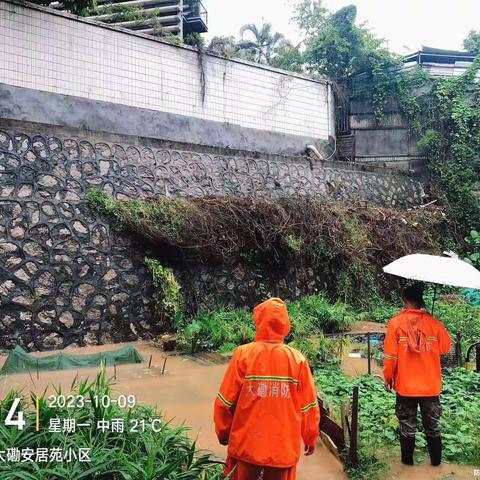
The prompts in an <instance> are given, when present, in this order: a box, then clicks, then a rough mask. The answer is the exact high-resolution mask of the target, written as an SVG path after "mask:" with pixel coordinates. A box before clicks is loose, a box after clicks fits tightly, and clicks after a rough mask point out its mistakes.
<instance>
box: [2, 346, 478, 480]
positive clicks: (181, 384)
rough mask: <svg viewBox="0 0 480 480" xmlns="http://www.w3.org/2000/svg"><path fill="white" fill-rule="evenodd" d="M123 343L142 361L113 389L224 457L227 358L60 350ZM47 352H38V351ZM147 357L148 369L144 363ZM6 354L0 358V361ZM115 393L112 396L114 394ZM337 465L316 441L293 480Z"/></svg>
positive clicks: (32, 379)
mask: <svg viewBox="0 0 480 480" xmlns="http://www.w3.org/2000/svg"><path fill="white" fill-rule="evenodd" d="M125 345H133V346H134V347H135V348H137V350H138V351H139V352H140V354H141V355H142V356H143V358H144V360H145V362H144V363H143V364H135V365H120V366H117V369H116V370H117V379H116V381H115V384H114V390H115V391H116V392H117V393H119V394H125V395H129V394H133V395H135V397H136V400H137V402H138V403H141V404H144V405H152V406H157V407H158V409H159V410H160V411H162V412H163V414H164V416H165V417H166V418H167V419H173V421H174V423H176V424H178V425H180V424H182V423H183V422H185V424H186V425H187V426H188V427H189V428H190V429H191V430H190V432H189V435H190V436H191V437H192V438H196V439H197V445H198V447H199V448H202V449H206V450H210V451H211V452H213V453H214V454H215V455H216V456H218V457H219V458H222V459H224V458H225V456H226V447H222V446H221V445H219V444H218V442H217V439H216V435H215V430H214V426H213V421H212V416H213V402H214V399H215V395H216V392H217V389H218V387H219V385H220V382H221V379H222V377H223V374H224V372H225V369H226V367H227V363H226V362H225V363H220V364H215V363H213V362H211V361H210V359H209V358H208V356H207V357H205V356H199V357H198V358H192V357H187V356H177V355H168V358H167V363H166V368H165V372H164V374H163V375H162V368H163V364H164V358H165V356H166V355H167V354H165V353H164V352H162V351H161V350H159V349H158V348H156V347H154V346H153V345H151V344H150V343H147V342H132V343H127V344H115V345H103V346H98V347H96V346H95V347H85V348H75V349H74V350H70V349H68V348H67V349H65V352H69V351H71V352H72V353H75V354H84V353H94V352H99V351H105V350H116V349H118V348H121V347H123V346H125ZM50 353H51V352H44V353H39V354H38V356H44V355H48V354H50ZM150 356H152V364H151V368H148V362H149V359H150ZM5 359H6V356H2V357H0V366H1V365H3V362H4V361H5ZM77 372H78V375H79V378H80V379H83V378H87V377H89V378H90V379H93V378H94V377H95V374H96V372H97V369H88V368H86V369H80V370H78V371H77V370H67V371H58V372H40V373H39V378H38V379H37V376H36V373H35V372H32V375H29V374H15V375H9V376H8V377H5V378H2V379H1V383H0V398H3V397H4V396H5V394H6V393H7V392H8V391H9V390H11V389H12V388H14V389H18V390H21V389H23V390H24V392H25V393H28V392H29V391H31V390H32V391H35V392H37V393H43V391H44V390H45V389H47V393H53V386H61V387H62V391H63V392H64V393H67V392H69V389H70V385H71V383H72V380H73V378H74V377H75V375H77ZM107 375H108V376H113V368H108V369H107ZM114 396H115V395H114ZM346 478H347V477H346V475H345V473H344V472H343V467H342V464H341V463H340V462H339V461H338V460H337V459H336V458H335V456H334V455H333V454H331V452H330V451H329V450H328V449H327V448H326V447H325V446H324V445H322V444H320V445H319V446H318V448H317V449H316V452H315V454H314V455H312V456H311V457H302V459H301V461H300V465H299V468H298V479H299V480H341V479H342V480H343V479H346ZM388 478H389V479H390V478H392V479H393V478H395V479H401V480H409V479H418V480H427V479H429V480H430V479H431V480H435V479H439V480H440V479H443V478H455V479H462V480H463V479H469V480H471V479H472V478H473V468H468V467H467V468H466V467H455V466H452V465H447V466H442V467H441V468H440V469H435V470H434V469H432V468H431V467H429V466H419V467H415V468H414V471H412V468H409V467H403V466H401V465H394V466H393V468H392V471H391V472H390V473H389V474H388Z"/></svg>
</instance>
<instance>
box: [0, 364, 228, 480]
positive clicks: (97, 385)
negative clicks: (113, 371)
mask: <svg viewBox="0 0 480 480" xmlns="http://www.w3.org/2000/svg"><path fill="white" fill-rule="evenodd" d="M72 389H73V391H75V394H76V395H81V396H84V397H85V399H88V400H91V403H85V404H84V405H83V406H82V407H81V408H80V407H78V408H68V407H63V408H60V407H57V406H55V407H51V406H50V405H49V404H50V402H49V401H47V398H46V397H45V396H42V397H41V398H40V433H37V434H36V433H33V432H35V421H36V418H35V412H34V411H33V410H32V409H26V408H23V407H25V406H26V404H27V400H26V399H25V398H24V397H23V395H22V394H18V393H17V392H13V391H12V392H10V393H9V395H7V397H6V399H5V400H4V401H3V402H2V404H1V409H0V450H7V449H10V448H18V449H23V448H30V449H36V448H50V449H51V448H55V447H58V448H61V449H63V451H65V450H68V449H69V448H71V449H72V450H74V451H76V452H78V449H79V448H90V455H89V456H90V459H91V461H90V462H79V461H77V460H74V461H72V462H70V463H67V462H58V463H57V462H54V461H52V460H50V461H48V462H45V463H36V462H34V461H33V462H2V465H1V467H0V471H1V473H2V478H3V479H5V480H14V479H15V480H17V479H23V480H65V479H66V480H74V479H75V480H79V479H82V480H94V479H95V480H99V479H105V480H107V479H108V480H157V479H167V478H169V479H174V478H175V479H182V480H220V479H221V478H222V470H223V469H222V466H221V465H219V464H218V463H217V462H215V461H214V460H213V459H212V457H211V456H210V455H209V454H208V453H205V452H201V451H198V450H197V449H196V445H195V442H192V441H191V440H190V439H189V438H188V437H187V436H186V428H184V427H173V426H172V425H170V423H169V422H166V421H165V420H164V419H163V418H161V416H160V415H159V414H158V412H156V411H155V409H154V408H150V407H144V406H134V407H133V408H129V409H124V408H120V407H118V406H117V405H116V404H115V405H112V404H110V405H109V406H107V407H105V406H103V405H102V402H98V404H97V403H96V402H95V400H94V399H95V397H97V398H103V397H104V396H110V395H111V394H112V390H111V383H110V382H109V381H108V380H106V378H105V370H104V369H101V371H100V373H99V374H98V376H97V377H96V379H95V380H94V381H93V382H92V383H88V382H87V381H82V382H75V383H74V384H72ZM57 393H58V394H60V393H61V392H60V390H58V391H57ZM16 397H20V398H22V403H23V406H22V410H23V413H24V420H25V422H26V425H25V428H24V429H23V430H18V429H17V428H16V427H6V426H5V419H6V415H7V413H8V411H9V409H10V406H11V404H12V402H13V400H14V398H16ZM32 400H33V401H34V402H35V398H34V395H33V394H32ZM55 417H58V418H60V419H73V420H74V421H75V422H76V424H80V423H90V424H91V425H92V426H91V427H88V428H87V427H84V428H81V427H77V428H76V429H75V432H73V433H52V432H50V431H49V428H48V426H49V423H50V419H51V418H55ZM150 418H154V419H156V418H161V422H160V423H156V424H155V430H158V431H156V432H154V431H153V430H152V428H150V424H149V419H150ZM113 419H119V420H122V421H123V422H124V426H125V429H124V431H123V432H112V431H111V430H107V431H105V432H102V430H100V429H97V428H96V426H97V425H96V422H97V420H106V421H112V420H113ZM142 420H145V421H146V423H147V424H148V425H147V427H146V428H145V429H143V428H142V427H140V426H141V425H142V423H141V422H142ZM62 422H63V420H62ZM135 424H137V425H140V426H139V428H138V431H135V432H133V431H131V427H132V426H133V425H135ZM34 458H35V457H34Z"/></svg>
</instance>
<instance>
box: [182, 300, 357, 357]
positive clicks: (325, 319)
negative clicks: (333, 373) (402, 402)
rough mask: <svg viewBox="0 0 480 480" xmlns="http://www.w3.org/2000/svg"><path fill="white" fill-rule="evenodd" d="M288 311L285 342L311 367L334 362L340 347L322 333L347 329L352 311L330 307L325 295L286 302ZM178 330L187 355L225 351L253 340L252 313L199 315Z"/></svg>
mask: <svg viewBox="0 0 480 480" xmlns="http://www.w3.org/2000/svg"><path fill="white" fill-rule="evenodd" d="M288 311H289V316H290V321H291V325H292V329H291V333H290V335H289V336H288V337H287V339H286V340H287V342H292V346H294V347H295V348H298V349H299V350H300V351H302V353H304V354H305V356H306V357H307V358H308V359H309V360H310V361H311V362H312V365H315V364H318V363H319V362H323V361H325V362H336V360H335V358H338V356H339V351H338V349H339V348H340V345H339V344H338V345H337V344H335V343H333V344H332V343H330V342H327V341H325V339H324V337H323V333H324V332H325V333H330V332H340V331H345V330H348V328H349V327H351V326H352V324H353V322H354V320H355V316H354V312H353V310H352V308H351V307H349V306H348V305H345V304H343V303H340V302H337V303H334V304H331V303H330V302H329V301H328V300H327V299H326V298H325V297H324V296H321V295H313V296H308V297H305V298H303V299H301V300H299V301H297V302H289V303H288ZM178 331H179V334H180V335H179V342H178V343H179V346H180V348H183V349H185V350H187V351H189V352H190V353H195V352H196V351H198V350H200V349H214V350H220V351H222V352H228V351H232V350H233V349H234V348H235V347H237V346H239V345H243V344H245V343H248V342H252V341H253V340H254V338H255V324H254V323H253V317H252V313H251V311H249V310H247V309H237V310H229V311H226V310H222V309H218V310H212V311H211V312H199V313H198V314H197V315H196V316H195V317H194V318H193V319H184V322H183V323H181V324H180V325H179V326H178ZM334 352H337V353H336V355H333V353H334Z"/></svg>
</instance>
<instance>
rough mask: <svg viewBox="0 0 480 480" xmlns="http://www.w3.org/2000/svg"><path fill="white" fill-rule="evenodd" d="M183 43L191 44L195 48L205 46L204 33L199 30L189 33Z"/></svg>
mask: <svg viewBox="0 0 480 480" xmlns="http://www.w3.org/2000/svg"><path fill="white" fill-rule="evenodd" d="M183 43H184V44H185V45H190V46H191V47H195V48H203V47H204V45H205V40H204V38H203V37H202V35H201V34H200V33H198V32H194V33H189V34H188V35H187V36H186V37H185V38H184V39H183Z"/></svg>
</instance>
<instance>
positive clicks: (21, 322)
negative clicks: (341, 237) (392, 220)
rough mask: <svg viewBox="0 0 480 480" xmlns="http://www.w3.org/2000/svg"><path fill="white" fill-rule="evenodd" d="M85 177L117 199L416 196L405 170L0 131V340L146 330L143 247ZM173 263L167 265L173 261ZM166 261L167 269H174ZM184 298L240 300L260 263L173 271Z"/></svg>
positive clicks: (150, 325)
mask: <svg viewBox="0 0 480 480" xmlns="http://www.w3.org/2000/svg"><path fill="white" fill-rule="evenodd" d="M93 187H97V188H101V189H102V190H103V191H105V192H106V193H108V194H109V195H112V196H114V197H115V198H117V199H127V198H140V197H145V196H152V195H170V196H180V195H181V196H203V195H230V196H240V195H251V196H262V195H266V196H269V197H272V198H279V197H282V196H292V195H293V196H297V195H315V196H320V197H325V198H327V197H328V198H334V199H337V200H341V201H353V200H357V199H362V200H366V201H369V202H372V203H375V204H379V205H388V206H405V205H412V204H415V203H420V201H421V197H422V194H423V190H422V188H421V185H420V184H419V183H418V182H417V181H415V180H414V179H412V178H409V177H405V176H394V175H389V174H385V173H378V172H362V171H356V170H351V169H350V170H349V169H345V168H343V169H342V168H340V167H338V166H333V165H332V166H328V165H327V166H325V165H314V166H313V167H311V165H310V164H309V162H307V161H303V160H300V159H296V158H292V159H287V158H278V159H272V158H269V159H262V158H255V159H253V158H248V157H245V156H241V155H237V156H234V155H231V156H228V155H220V154H214V153H198V152H195V151H194V148H193V147H192V149H191V150H188V151H187V150H182V151H181V150H172V149H166V148H158V149H154V148H150V147H144V146H142V144H141V141H140V140H139V141H138V142H137V144H135V145H128V144H112V143H99V142H96V143H95V142H93V141H92V142H90V141H89V140H88V138H67V137H65V138H59V137H53V136H52V137H48V136H45V135H38V134H35V133H31V132H29V133H28V134H27V133H21V132H17V131H0V327H1V328H2V335H1V336H0V347H2V348H12V347H13V346H14V345H16V344H19V345H21V346H23V347H25V348H27V349H29V350H34V349H46V348H61V347H63V346H67V345H71V344H78V345H84V344H94V343H106V342H111V341H123V340H131V339H134V338H137V337H149V336H152V335H155V334H156V333H158V332H159V330H160V326H159V325H157V324H155V320H153V318H154V317H153V314H152V301H151V298H152V293H153V287H152V285H151V279H150V276H149V274H148V272H146V269H145V265H144V263H143V256H144V251H143V246H142V245H138V244H137V243H135V240H134V239H130V238H126V237H124V236H121V235H118V234H117V233H112V231H111V230H110V228H109V225H107V224H106V223H105V222H104V221H102V219H100V218H97V217H96V216H95V215H93V214H92V212H91V211H90V210H89V208H88V206H87V204H86V202H85V195H86V193H87V192H88V190H89V189H90V188H93ZM174 267H175V266H174ZM177 270H178V269H177ZM178 278H179V279H180V281H181V282H182V283H183V287H184V292H185V296H186V298H187V299H188V302H189V304H190V305H193V306H192V308H198V307H202V306H203V307H205V306H208V305H211V304H212V303H224V304H227V305H230V306H236V305H238V304H242V303H243V304H248V298H249V297H251V295H252V293H254V292H256V291H258V289H259V288H265V284H264V281H263V280H262V275H261V272H250V271H246V270H245V269H244V268H243V267H239V268H238V269H236V270H235V272H233V274H232V272H230V271H229V272H223V271H222V270H221V269H215V268H211V267H209V266H199V268H198V269H195V271H190V272H185V271H181V268H180V269H179V271H178ZM286 278H289V279H290V280H289V281H288V282H287V281H286V280H285V281H282V280H279V282H278V289H279V290H277V292H280V291H281V292H282V293H283V292H284V293H285V294H287V293H288V292H290V297H292V296H296V295H298V294H300V293H301V292H307V291H308V292H311V291H315V289H316V288H317V286H318V285H319V284H320V282H321V279H320V278H317V277H316V275H315V274H314V272H306V271H305V272H298V271H297V273H295V274H294V273H292V272H288V275H286Z"/></svg>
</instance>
